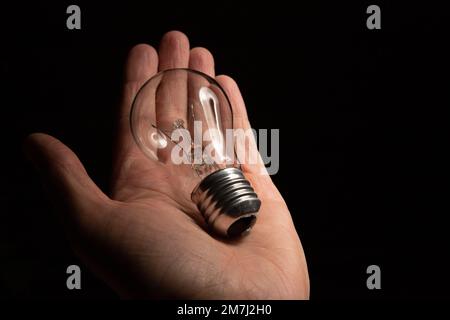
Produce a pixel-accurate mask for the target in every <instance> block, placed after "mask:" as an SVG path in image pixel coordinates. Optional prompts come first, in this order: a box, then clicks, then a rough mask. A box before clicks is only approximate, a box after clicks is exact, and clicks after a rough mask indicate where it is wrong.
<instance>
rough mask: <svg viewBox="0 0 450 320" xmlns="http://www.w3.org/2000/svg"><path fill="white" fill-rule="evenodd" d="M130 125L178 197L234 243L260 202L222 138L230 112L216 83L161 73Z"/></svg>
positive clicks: (140, 97) (139, 98)
mask: <svg viewBox="0 0 450 320" xmlns="http://www.w3.org/2000/svg"><path fill="white" fill-rule="evenodd" d="M130 121H131V130H132V133H133V137H134V139H135V141H136V143H137V145H138V146H139V147H140V149H141V150H142V151H143V152H144V154H145V155H146V156H147V157H149V158H150V159H153V160H158V163H160V164H161V166H162V167H161V170H165V172H167V173H168V175H170V177H172V178H171V179H173V180H174V181H176V182H175V183H174V185H175V188H177V195H178V196H180V197H184V198H185V199H189V201H193V202H194V203H195V204H196V206H197V207H198V209H199V210H200V212H201V213H202V215H203V217H204V218H205V220H206V222H207V224H208V225H209V226H210V227H211V228H212V229H213V230H214V231H216V232H217V233H219V234H221V235H224V236H230V237H234V236H237V235H241V234H242V233H244V232H245V231H248V230H250V228H251V227H252V226H253V224H254V223H255V221H256V215H257V212H258V210H259V207H260V205H261V201H260V200H259V199H258V197H257V195H256V193H255V192H254V190H253V188H252V186H251V185H250V183H249V181H248V180H247V179H245V177H244V175H243V173H242V171H241V170H240V166H239V164H238V163H237V157H236V155H235V147H234V139H233V136H232V135H231V139H230V137H229V135H227V134H226V130H227V129H232V128H233V114H232V109H231V106H230V102H229V99H228V97H227V96H226V94H225V91H224V90H223V89H222V88H221V87H220V85H219V84H218V83H217V82H216V81H215V80H214V79H212V78H211V77H209V76H207V75H205V74H203V73H201V72H198V71H194V70H189V69H171V70H166V71H163V72H160V73H158V74H156V75H155V76H153V77H152V78H151V79H149V80H148V81H147V82H146V83H145V84H144V85H143V86H142V88H141V89H140V90H139V92H138V94H137V95H136V97H135V99H134V102H133V106H132V109H131V116H130ZM230 140H231V141H230ZM172 182H173V181H172Z"/></svg>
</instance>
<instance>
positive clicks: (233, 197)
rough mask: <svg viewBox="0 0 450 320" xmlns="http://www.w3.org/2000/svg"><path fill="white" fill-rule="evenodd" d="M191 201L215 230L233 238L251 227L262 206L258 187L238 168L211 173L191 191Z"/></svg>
mask: <svg viewBox="0 0 450 320" xmlns="http://www.w3.org/2000/svg"><path fill="white" fill-rule="evenodd" d="M192 201H194V203H196V204H197V207H198V208H199V210H200V212H201V213H202V214H203V217H204V218H205V220H206V222H207V224H208V226H210V227H211V229H212V230H213V231H214V232H216V233H218V234H220V235H222V236H225V237H230V238H231V237H233V238H234V237H237V236H240V235H242V234H244V233H247V232H248V231H250V229H251V228H252V227H253V225H254V224H255V222H256V217H257V214H258V210H259V208H260V207H261V200H259V199H258V196H257V194H256V193H255V190H254V189H253V187H252V186H251V184H250V182H249V181H248V180H247V179H246V178H245V176H244V174H243V173H242V171H241V170H239V169H237V168H226V169H221V170H219V171H216V172H214V173H211V174H210V175H208V176H207V177H206V178H204V179H203V180H202V181H201V182H200V184H199V185H198V186H197V187H196V188H195V189H194V191H193V192H192Z"/></svg>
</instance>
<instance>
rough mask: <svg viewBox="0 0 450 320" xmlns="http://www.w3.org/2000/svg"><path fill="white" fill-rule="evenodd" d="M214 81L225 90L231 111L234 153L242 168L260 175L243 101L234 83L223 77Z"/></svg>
mask: <svg viewBox="0 0 450 320" xmlns="http://www.w3.org/2000/svg"><path fill="white" fill-rule="evenodd" d="M216 81H217V82H218V83H219V84H220V86H221V87H222V88H223V89H224V90H225V93H226V94H227V96H228V98H229V101H230V104H231V108H232V110H233V128H234V129H235V139H236V141H235V142H236V153H237V156H238V159H239V161H240V162H241V164H242V167H243V168H244V169H246V170H247V171H249V172H251V173H261V172H260V171H261V170H262V167H261V165H262V163H261V162H260V157H259V153H258V150H257V147H256V142H255V139H254V137H253V134H252V133H251V131H250V130H251V126H250V122H249V120H248V116H247V110H246V108H245V103H244V99H243V98H242V95H241V92H240V90H239V87H238V86H237V84H236V82H235V81H234V80H233V79H232V78H230V77H228V76H224V75H220V76H218V77H216ZM236 129H237V130H236ZM239 129H241V130H239Z"/></svg>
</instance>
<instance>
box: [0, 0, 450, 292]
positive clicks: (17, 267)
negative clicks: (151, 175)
mask: <svg viewBox="0 0 450 320" xmlns="http://www.w3.org/2000/svg"><path fill="white" fill-rule="evenodd" d="M70 4H78V5H79V6H80V7H81V12H82V17H81V19H82V22H81V23H82V29H81V30H73V31H70V30H67V29H66V18H67V14H66V13H65V12H66V8H67V6H68V5H70ZM369 4H378V5H379V6H380V7H381V15H382V29H381V30H368V29H367V28H366V18H367V16H368V15H367V14H366V8H367V6H368V5H369ZM449 21H450V20H449V19H448V14H447V13H446V11H445V10H444V8H442V7H439V6H435V5H432V4H429V2H423V3H422V4H414V5H413V4H411V3H409V2H408V3H397V4H396V5H394V4H393V3H392V2H391V3H390V4H386V3H381V2H373V3H369V2H360V3H359V4H342V3H341V2H339V3H334V4H331V3H326V2H317V1H302V2H301V3H300V4H296V5H295V6H294V5H287V4H283V3H281V2H278V1H277V2H275V3H272V4H253V5H250V4H248V5H243V4H242V3H241V4H239V3H237V2H229V1H222V2H196V1H195V2H194V1H192V2H190V3H188V2H183V3H174V2H170V3H167V5H164V4H161V3H159V2H156V1H145V2H144V1H142V2H141V3H138V2H135V3H130V2H128V1H127V2H124V1H118V2H115V3H111V2H105V3H103V4H97V5H94V4H92V3H85V2H79V1H74V2H73V3H72V2H61V3H59V4H56V3H55V4H51V3H47V4H36V3H35V4H33V5H31V4H26V3H20V4H17V5H3V4H2V6H1V21H0V22H1V52H0V55H1V75H2V76H1V79H2V84H1V91H0V92H1V96H2V99H1V101H2V102H1V106H2V109H1V119H2V121H1V126H0V137H1V140H0V142H1V144H2V148H1V158H0V165H1V167H0V168H1V171H2V175H1V177H2V179H1V183H0V197H1V198H0V201H1V203H2V207H1V209H0V296H3V297H51V298H103V297H116V295H115V294H114V293H113V292H112V291H111V290H110V289H109V288H108V287H107V286H106V285H105V284H103V283H102V282H100V280H98V279H97V278H96V277H95V276H94V275H92V274H90V273H89V271H88V270H87V269H86V268H83V267H82V270H83V271H82V272H83V278H82V279H83V284H82V285H83V289H82V290H80V291H76V290H75V291H69V290H67V289H66V285H65V281H66V276H67V275H66V273H65V271H66V267H67V266H68V265H69V264H80V265H82V263H81V262H80V261H79V260H78V259H77V258H76V257H75V256H74V255H73V253H72V251H71V250H70V247H69V245H68V243H67V241H66V238H65V235H64V232H63V231H62V230H61V227H60V225H59V223H58V221H57V219H56V217H55V215H54V213H53V212H52V209H51V206H50V204H49V202H48V201H47V199H46V197H45V194H44V191H43V188H42V186H41V183H40V180H39V177H38V175H37V174H36V173H35V171H34V170H33V168H32V166H31V165H30V164H29V163H28V162H27V161H26V160H25V158H24V155H23V152H22V150H21V148H22V147H21V144H22V140H23V138H24V137H26V135H27V134H29V133H32V132H36V131H40V132H46V133H49V134H52V135H54V136H56V137H58V138H59V139H60V140H62V141H63V142H64V143H66V144H67V145H68V146H70V147H71V148H72V149H73V150H74V151H75V152H76V153H77V155H78V156H79V157H80V159H81V160H82V162H83V164H84V165H85V167H86V168H87V170H88V172H89V174H90V176H91V177H92V178H93V179H94V181H96V182H97V184H98V185H99V186H100V187H101V188H102V189H103V190H105V191H107V190H108V183H109V172H110V168H111V149H112V137H113V134H114V119H115V108H116V106H117V104H118V101H119V98H120V89H121V79H122V75H123V64H124V61H125V58H126V54H127V51H128V50H129V49H130V48H131V47H132V46H133V45H134V44H137V43H141V42H146V43H150V44H152V45H154V46H157V45H158V42H159V39H160V37H161V36H162V35H163V34H164V33H165V32H167V31H170V30H173V29H177V30H181V31H183V32H185V33H186V34H187V35H188V36H189V37H190V40H191V45H192V47H194V46H204V47H207V48H209V49H210V50H211V51H212V53H213V54H214V56H215V60H216V66H217V74H221V73H225V74H228V75H231V76H232V77H234V78H235V79H236V81H237V82H238V83H239V85H240V87H241V91H242V93H243V95H244V98H245V100H246V104H247V108H248V112H249V117H250V119H251V122H252V125H253V127H254V128H279V129H280V140H281V145H280V171H279V173H278V174H277V175H275V176H274V177H273V180H274V181H275V183H276V185H277V186H278V188H279V189H280V191H281V193H282V194H283V195H284V197H285V200H286V202H287V204H288V206H289V207H290V210H291V213H292V215H293V217H294V220H295V224H296V227H297V230H298V231H299V234H300V237H301V239H302V243H303V246H304V249H305V253H306V256H307V260H308V266H309V272H310V278H311V298H313V299H324V298H326V299H333V298H339V299H342V298H344V299H345V298H357V299H364V298H368V299H373V298H376V299H379V298H408V297H409V298H411V297H414V298H415V297H448V296H449V294H448V289H447V288H448V287H449V284H450V283H449V280H448V267H449V263H448V262H447V256H448V245H447V243H448V240H449V235H448V227H447V224H446V216H447V215H448V214H449V212H450V210H449V201H448V198H449V197H448V194H449V181H450V177H449V170H448V165H449V164H450V161H449V160H450V159H449V156H448V147H449V141H448V140H449V139H448V137H449V126H448V121H449V112H448V107H449V106H450V104H449V90H448V88H449V80H448V60H449V57H450V55H449V52H448V51H449V50H448V49H447V47H448V39H449V36H448V33H447V32H446V31H445V28H446V27H447V26H446V24H448V23H449ZM371 264H376V265H379V266H380V267H381V272H382V289H381V290H374V291H370V290H368V289H367V288H366V278H367V275H366V273H365V272H366V268H367V266H368V265H371Z"/></svg>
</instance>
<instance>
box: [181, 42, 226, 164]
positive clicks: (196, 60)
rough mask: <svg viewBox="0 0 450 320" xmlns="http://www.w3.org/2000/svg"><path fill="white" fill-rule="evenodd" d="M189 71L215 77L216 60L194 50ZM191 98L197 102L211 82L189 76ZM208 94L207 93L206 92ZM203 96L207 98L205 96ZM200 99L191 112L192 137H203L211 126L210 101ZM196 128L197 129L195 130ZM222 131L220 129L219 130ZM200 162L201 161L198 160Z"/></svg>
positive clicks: (190, 126) (200, 49)
mask: <svg viewBox="0 0 450 320" xmlns="http://www.w3.org/2000/svg"><path fill="white" fill-rule="evenodd" d="M189 69H192V70H196V71H200V72H202V73H205V74H206V75H208V76H210V77H214V74H215V72H214V58H213V56H212V54H211V53H210V52H209V51H208V50H207V49H205V48H200V47H198V48H194V49H192V50H191V52H190V56H189ZM188 80H189V88H188V90H189V97H192V101H197V99H196V98H197V97H198V96H199V94H200V92H201V90H202V88H208V87H210V84H209V81H208V80H206V79H203V78H201V77H200V76H198V75H197V74H191V75H190V76H189V79H188ZM203 92H205V93H206V94H208V92H207V91H204V90H203ZM202 96H205V94H203V95H202ZM201 100H202V99H200V101H199V104H198V105H197V104H195V105H193V104H191V103H189V105H190V106H191V109H190V110H189V115H188V121H189V128H190V134H191V137H195V136H196V135H199V136H200V137H202V133H203V131H204V130H205V129H207V128H208V127H209V126H210V125H211V124H210V123H208V120H209V119H208V118H210V117H207V114H208V113H211V111H213V109H212V108H211V107H212V106H211V103H210V101H211V100H210V99H203V101H201ZM194 121H195V122H196V125H197V127H195V125H194ZM195 128H196V129H195ZM218 129H220V128H218ZM201 147H203V146H202V145H198V146H197V145H196V146H195V148H201ZM197 160H198V161H200V159H197Z"/></svg>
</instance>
